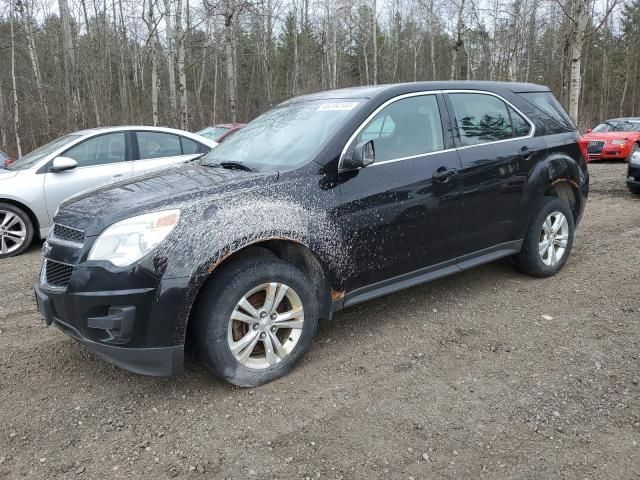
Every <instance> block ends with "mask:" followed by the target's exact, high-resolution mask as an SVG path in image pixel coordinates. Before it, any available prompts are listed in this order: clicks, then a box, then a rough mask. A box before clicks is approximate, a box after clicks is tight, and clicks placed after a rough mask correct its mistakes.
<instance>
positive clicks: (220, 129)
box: [196, 123, 246, 143]
mask: <svg viewBox="0 0 640 480" xmlns="http://www.w3.org/2000/svg"><path fill="white" fill-rule="evenodd" d="M245 125H246V124H245V123H219V124H217V125H212V126H211V127H207V128H203V129H202V130H200V131H199V132H196V134H197V135H202V136H203V137H206V138H208V139H210V140H213V141H214V142H218V143H220V142H221V141H222V140H224V139H225V138H226V137H228V136H229V135H232V134H234V133H235V132H237V131H238V130H240V129H241V128H242V127H244V126H245Z"/></svg>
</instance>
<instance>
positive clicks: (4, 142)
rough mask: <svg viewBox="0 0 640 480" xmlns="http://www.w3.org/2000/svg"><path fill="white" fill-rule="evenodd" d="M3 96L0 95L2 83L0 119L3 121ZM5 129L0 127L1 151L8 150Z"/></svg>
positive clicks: (0, 84)
mask: <svg viewBox="0 0 640 480" xmlns="http://www.w3.org/2000/svg"><path fill="white" fill-rule="evenodd" d="M4 115H5V112H4V94H3V93H2V83H0V118H1V119H2V120H3V121H4V118H5V116H4ZM8 146H9V145H8V140H7V129H6V128H2V127H0V147H1V148H2V150H5V151H6V150H8V148H7V147H8Z"/></svg>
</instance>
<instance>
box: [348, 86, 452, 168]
mask: <svg viewBox="0 0 640 480" xmlns="http://www.w3.org/2000/svg"><path fill="white" fill-rule="evenodd" d="M369 140H373V146H374V148H375V152H376V162H382V161H385V160H394V159H398V158H405V157H413V156H418V155H422V154H425V153H431V152H437V151H439V150H442V149H443V148H444V140H443V134H442V124H441V122H440V111H439V109H438V102H437V100H436V96H435V95H420V96H415V97H408V98H403V99H400V100H397V101H395V102H393V103H391V104H390V105H388V106H386V107H385V108H384V109H382V110H381V111H380V112H378V114H377V115H376V116H375V117H374V118H373V119H371V121H370V122H369V123H368V124H367V126H366V127H365V128H364V129H363V130H362V131H361V132H360V133H359V134H358V136H357V138H356V143H361V142H363V141H369Z"/></svg>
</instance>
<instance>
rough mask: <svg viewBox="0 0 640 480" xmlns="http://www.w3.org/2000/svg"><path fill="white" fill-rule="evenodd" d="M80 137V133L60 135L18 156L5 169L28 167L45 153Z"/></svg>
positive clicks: (51, 151) (49, 152) (45, 154)
mask: <svg viewBox="0 0 640 480" xmlns="http://www.w3.org/2000/svg"><path fill="white" fill-rule="evenodd" d="M81 137H82V135H65V136H64V137H60V138H58V139H56V140H54V141H53V142H49V143H47V144H46V145H43V146H42V147H40V148H36V149H35V150H33V151H32V152H30V153H28V154H27V155H24V156H22V157H20V158H19V159H18V160H16V161H15V162H13V163H11V164H9V165H8V166H7V167H6V168H7V170H25V169H27V168H30V167H32V166H34V165H35V164H36V163H38V162H39V161H40V160H42V159H43V158H44V157H46V156H47V155H49V154H51V153H53V152H54V151H56V150H57V149H58V148H61V147H64V146H65V145H67V144H69V143H71V142H73V141H74V140H77V139H78V138H81Z"/></svg>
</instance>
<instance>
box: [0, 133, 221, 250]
mask: <svg viewBox="0 0 640 480" xmlns="http://www.w3.org/2000/svg"><path fill="white" fill-rule="evenodd" d="M216 145H217V143H216V142H214V141H213V140H210V139H208V138H205V137H202V136H200V135H197V134H194V133H190V132H185V131H182V130H174V129H171V128H161V127H135V126H126V127H108V128H94V129H90V130H81V131H79V132H75V133H71V134H69V135H65V136H64V137H60V138H58V139H57V140H54V141H52V142H50V143H48V144H46V145H44V146H42V147H40V148H38V149H36V150H34V151H32V152H31V153H29V154H28V155H25V156H23V157H22V158H20V159H18V160H16V161H15V162H13V163H11V164H9V165H6V166H2V165H0V258H3V257H8V256H12V255H18V254H19V253H22V251H24V250H25V249H26V248H27V247H28V246H29V244H30V243H31V240H32V238H33V237H34V236H37V237H39V238H41V239H44V238H45V237H46V236H47V233H48V231H49V228H50V226H51V224H52V219H53V215H54V214H55V212H56V209H57V208H58V205H60V203H61V202H62V201H63V200H65V199H66V198H68V197H70V196H71V195H74V194H76V193H78V192H81V191H83V190H86V189H89V188H92V187H95V186H98V185H101V184H104V183H108V182H111V181H116V180H119V179H122V178H125V177H128V176H131V175H135V174H137V173H140V172H143V171H146V170H151V169H154V168H159V167H164V166H168V165H172V164H177V163H184V162H188V161H190V160H193V159H195V158H197V157H199V156H200V155H202V154H205V153H208V152H209V151H210V150H211V149H212V148H213V147H215V146H216Z"/></svg>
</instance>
